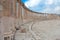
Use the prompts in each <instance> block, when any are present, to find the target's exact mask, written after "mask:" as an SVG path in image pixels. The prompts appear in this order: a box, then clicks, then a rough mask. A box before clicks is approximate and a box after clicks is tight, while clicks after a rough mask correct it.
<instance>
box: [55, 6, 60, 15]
mask: <svg viewBox="0 0 60 40" xmlns="http://www.w3.org/2000/svg"><path fill="white" fill-rule="evenodd" d="M55 12H56V13H58V14H60V6H57V7H55Z"/></svg>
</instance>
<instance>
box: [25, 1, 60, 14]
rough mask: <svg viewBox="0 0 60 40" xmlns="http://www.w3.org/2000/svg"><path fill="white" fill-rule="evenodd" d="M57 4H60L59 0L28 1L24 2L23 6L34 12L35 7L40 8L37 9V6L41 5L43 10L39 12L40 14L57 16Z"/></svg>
mask: <svg viewBox="0 0 60 40" xmlns="http://www.w3.org/2000/svg"><path fill="white" fill-rule="evenodd" d="M43 3H44V4H43ZM59 3H60V0H28V1H27V2H25V6H26V7H28V8H29V9H30V7H31V8H33V9H32V10H33V11H34V10H36V11H37V9H36V8H35V7H36V6H37V8H40V7H38V5H39V4H42V5H44V7H45V9H43V8H42V9H43V10H42V11H41V10H39V11H40V12H44V13H45V12H46V13H57V14H59V13H60V5H58V4H59ZM52 6H53V7H52ZM54 8H55V9H54ZM39 11H38V12H39Z"/></svg>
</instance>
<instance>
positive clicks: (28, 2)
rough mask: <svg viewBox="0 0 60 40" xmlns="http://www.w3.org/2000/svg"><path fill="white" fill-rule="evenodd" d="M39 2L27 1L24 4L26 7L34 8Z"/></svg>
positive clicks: (39, 0) (37, 0) (38, 0)
mask: <svg viewBox="0 0 60 40" xmlns="http://www.w3.org/2000/svg"><path fill="white" fill-rule="evenodd" d="M40 2H41V0H28V1H27V2H25V5H26V6H27V7H34V6H37V5H38V4H39V3H40Z"/></svg>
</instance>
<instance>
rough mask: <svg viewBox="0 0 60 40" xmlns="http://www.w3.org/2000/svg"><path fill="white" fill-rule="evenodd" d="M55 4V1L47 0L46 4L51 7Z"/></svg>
mask: <svg viewBox="0 0 60 40" xmlns="http://www.w3.org/2000/svg"><path fill="white" fill-rule="evenodd" d="M53 3H54V0H46V2H45V4H48V5H51V4H53Z"/></svg>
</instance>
